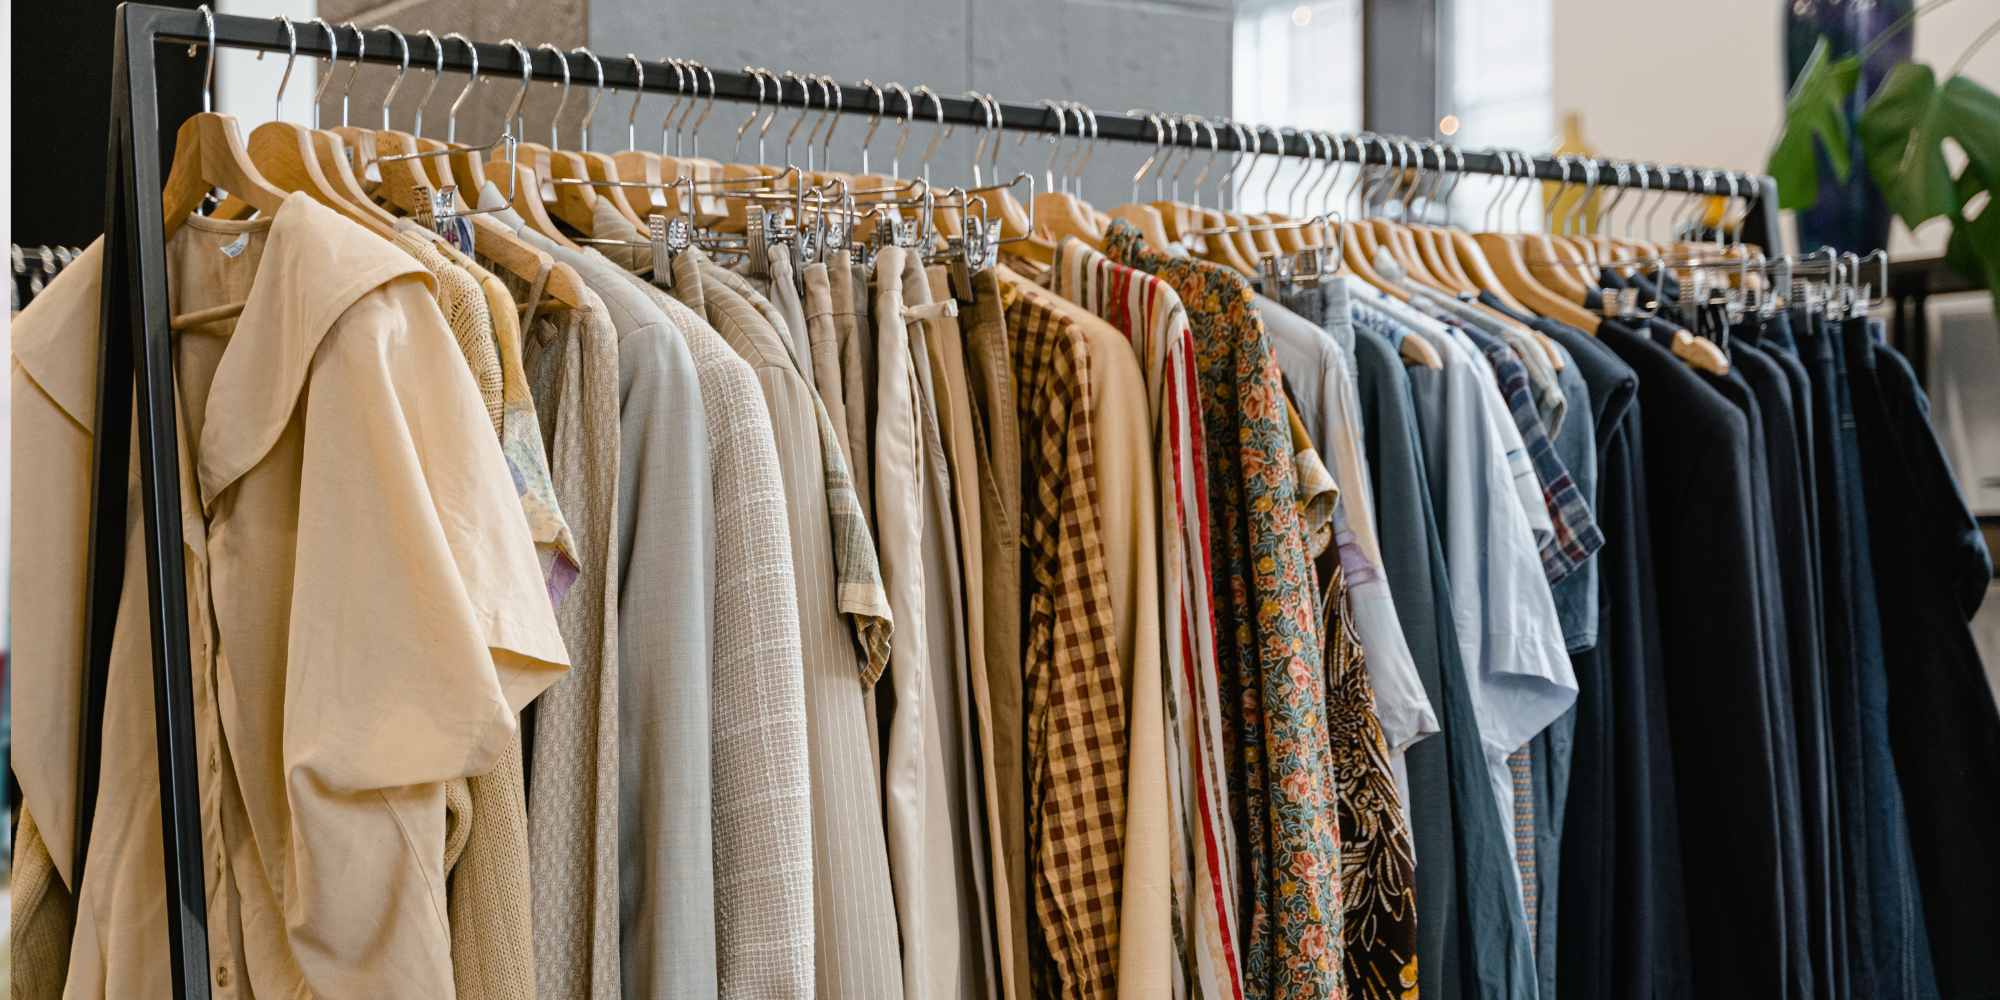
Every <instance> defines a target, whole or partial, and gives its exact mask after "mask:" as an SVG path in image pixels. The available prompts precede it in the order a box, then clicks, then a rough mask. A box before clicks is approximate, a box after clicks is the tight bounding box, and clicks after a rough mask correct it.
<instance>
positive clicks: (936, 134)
mask: <svg viewBox="0 0 2000 1000" xmlns="http://www.w3.org/2000/svg"><path fill="white" fill-rule="evenodd" d="M910 93H912V94H915V95H918V96H921V97H928V98H930V99H931V107H932V108H933V109H935V112H936V115H937V121H936V126H937V127H936V128H935V129H933V130H932V131H931V142H930V145H928V146H925V147H924V159H923V163H922V164H921V170H922V172H923V178H924V183H925V184H929V183H930V182H931V155H932V154H934V153H936V152H937V148H938V143H940V142H943V141H944V135H945V127H944V102H943V101H941V100H939V99H938V95H937V92H936V91H934V90H932V89H931V87H930V84H927V83H920V84H917V89H915V90H912V91H910Z"/></svg>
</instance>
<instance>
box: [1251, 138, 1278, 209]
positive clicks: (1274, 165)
mask: <svg viewBox="0 0 2000 1000" xmlns="http://www.w3.org/2000/svg"><path fill="white" fill-rule="evenodd" d="M1257 128H1258V129H1260V130H1264V129H1268V130H1269V131H1270V133H1271V138H1273V139H1276V140H1277V141H1276V142H1274V143H1272V144H1271V145H1272V150H1271V176H1269V177H1266V178H1264V211H1266V212H1268V211H1270V210H1271V188H1272V187H1273V186H1275V185H1276V184H1277V183H1278V172H1279V171H1281V170H1283V169H1284V168H1285V133H1283V132H1280V131H1278V129H1277V128H1275V127H1273V126H1270V125H1259V126H1257Z"/></svg>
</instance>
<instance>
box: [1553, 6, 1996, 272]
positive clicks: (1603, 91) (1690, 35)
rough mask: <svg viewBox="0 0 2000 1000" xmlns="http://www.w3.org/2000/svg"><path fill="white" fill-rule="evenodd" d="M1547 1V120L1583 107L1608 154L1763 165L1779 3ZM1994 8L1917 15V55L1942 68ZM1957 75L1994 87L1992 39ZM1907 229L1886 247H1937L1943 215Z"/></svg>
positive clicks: (1772, 104) (1772, 110) (1780, 29)
mask: <svg viewBox="0 0 2000 1000" xmlns="http://www.w3.org/2000/svg"><path fill="white" fill-rule="evenodd" d="M1820 2H1828V0H1820ZM1848 2H1853V0H1848ZM1552 3H1553V6H1554V14H1555V17H1554V41H1555V44H1554V53H1555V59H1554V62H1555V91H1554V110H1555V112H1556V116H1557V120H1560V119H1561V116H1562V115H1563V114H1564V113H1566V112H1570V111H1575V112H1579V113H1581V114H1582V116H1583V131H1584V136H1585V138H1586V139H1588V140H1589V142H1590V144H1591V146H1592V147H1593V148H1594V149H1596V150H1597V151H1598V152H1600V153H1603V154H1605V155H1607V156H1616V157H1623V158H1636V159H1640V160H1649V161H1661V162H1672V163H1686V164H1694V165H1704V166H1711V167H1718V168H1722V169H1726V170H1757V171H1761V170H1762V169H1763V166H1764V161H1765V158H1766V156H1767V154H1768V153H1769V151H1770V147H1771V143H1772V141H1773V140H1774V139H1775V138H1776V137H1777V128H1778V122H1779V119H1780V115H1781V113H1782V110H1783V107H1784V98H1783V93H1782V87H1783V85H1784V49H1783V42H1784V22H1783V14H1784V6H1783V4H1782V3H1781V2H1780V0H1678V2H1676V3H1673V4H1671V5H1667V6H1662V5H1660V4H1658V3H1652V2H1647V3H1640V2H1638V0H1552ZM1996 16H2000V10H1996V5H1995V4H1994V3H1993V2H1992V0H1955V2H1952V3H1948V4H1946V5H1944V6H1943V7H1940V8H1938V9H1937V10H1934V11H1932V12H1930V13H1927V14H1925V15H1923V16H1922V17H1921V18H1919V19H1918V21H1917V24H1916V27H1915V29H1914V30H1915V31H1916V52H1915V58H1916V59H1917V60H1919V61H1923V62H1928V63H1930V64H1931V66H1932V67H1933V68H1934V69H1936V70H1937V72H1938V73H1939V74H1943V73H1945V72H1946V71H1947V70H1948V69H1949V68H1950V66H1951V65H1952V64H1953V63H1954V62H1956V61H1957V60H1958V57H1959V55H1960V54H1961V53H1963V52H1964V50H1965V47H1966V46H1967V45H1968V44H1970V43H1971V40H1972V39H1973V38H1975V37H1977V36H1978V34H1979V32H1980V31H1981V30H1982V29H1984V28H1985V27H1986V26H1987V25H1989V24H1991V23H1992V22H1993V20H1994V18H1995V17H1996ZM1966 72H1967V74H1968V75H1970V76H1971V77H1972V78H1973V79H1975V80H1978V81H1979V82H1980V83H1982V84H1984V85H1985V86H1987V87H1988V88H1992V89H1996V90H2000V42H1994V43H1992V44H1989V45H1987V46H1986V47H1985V48H1984V49H1982V50H1981V51H1980V52H1979V54H1978V55H1976V56H1975V57H1974V58H1973V61H1972V62H1971V64H1969V65H1968V66H1967V67H1966ZM1916 237H1917V238H1916V239H1914V240H1913V239H1912V238H1911V234H1910V233H1908V232H1907V231H1905V230H1904V228H1903V226H1902V224H1901V223H1900V222H1899V223H1897V224H1896V233H1895V235H1894V236H1893V237H1892V239H1891V245H1890V248H1889V249H1890V251H1891V252H1892V253H1895V254H1898V255H1903V254H1911V255H1925V254H1935V253H1940V252H1942V250H1943V248H1944V231H1943V225H1942V224H1941V223H1932V224H1931V225H1928V226H1925V227H1924V229H1923V231H1922V232H1920V233H1918V234H1916Z"/></svg>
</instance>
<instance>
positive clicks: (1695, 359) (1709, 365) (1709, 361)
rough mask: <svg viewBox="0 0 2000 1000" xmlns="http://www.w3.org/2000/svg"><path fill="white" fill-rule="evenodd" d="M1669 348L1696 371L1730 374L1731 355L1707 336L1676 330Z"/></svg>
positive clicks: (1718, 374)
mask: <svg viewBox="0 0 2000 1000" xmlns="http://www.w3.org/2000/svg"><path fill="white" fill-rule="evenodd" d="M1668 350H1670V351H1672V352H1673V355H1674V357H1677V358H1679V359H1681V360H1682V361H1685V362H1687V363H1688V365H1689V367H1691V368H1694V369H1695V370H1696V371H1702V372H1707V373H1708V374H1710V375H1715V376H1718V377H1720V376H1723V375H1727V374H1729V356H1728V355H1726V354H1723V353H1722V348H1720V347H1717V346H1716V345H1715V342H1714V341H1712V340H1709V339H1708V338H1707V337H1697V336H1695V335H1694V334H1692V333H1689V332H1688V331H1686V330H1675V331H1674V334H1673V341H1672V343H1671V344H1670V345H1669V346H1668Z"/></svg>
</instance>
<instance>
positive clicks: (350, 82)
mask: <svg viewBox="0 0 2000 1000" xmlns="http://www.w3.org/2000/svg"><path fill="white" fill-rule="evenodd" d="M341 27H343V28H348V29H351V30H352V31H353V32H354V68H353V69H350V70H348V71H347V85H346V86H344V87H341V88H340V124H341V126H342V127H343V128H344V127H346V125H347V95H348V94H350V93H352V92H353V90H354V78H355V77H357V76H360V75H361V61H362V60H363V59H366V58H368V36H367V35H365V34H362V32H361V29H360V28H359V27H356V26H355V24H354V22H353V21H349V22H347V23H346V24H343V25H341Z"/></svg>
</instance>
